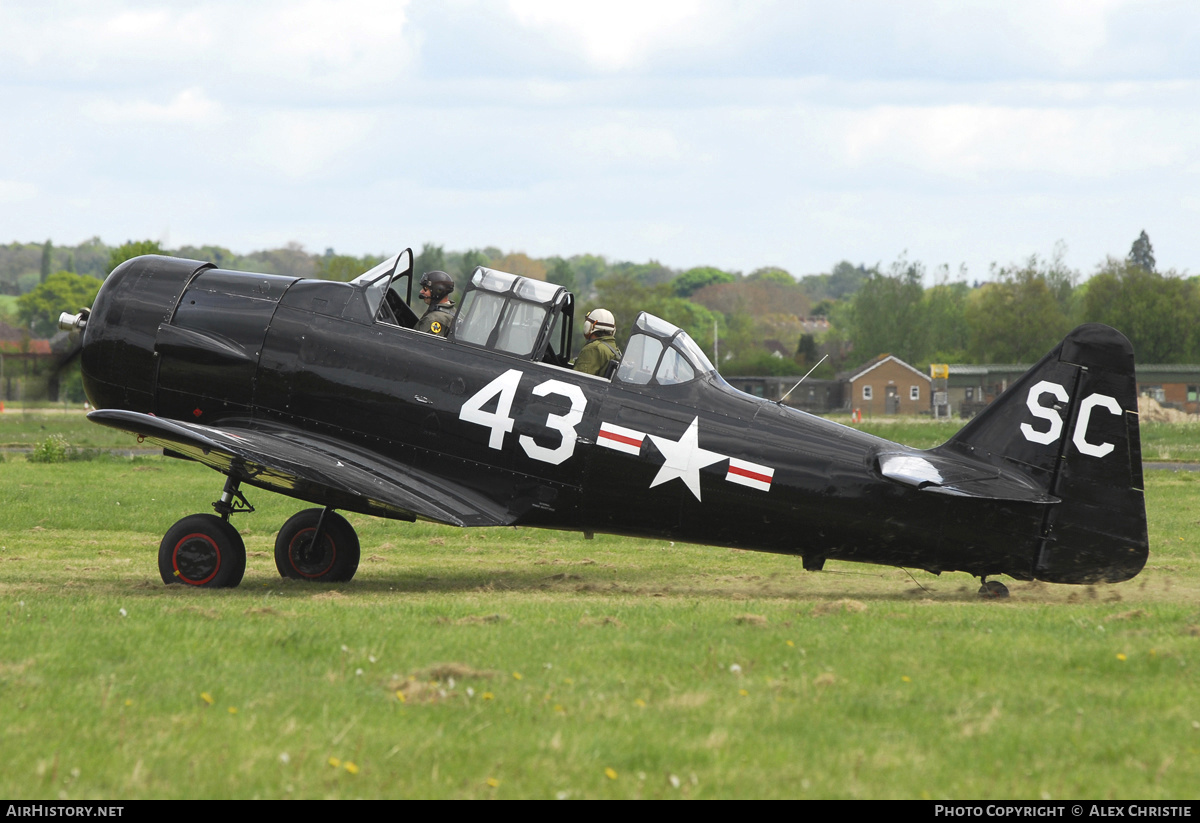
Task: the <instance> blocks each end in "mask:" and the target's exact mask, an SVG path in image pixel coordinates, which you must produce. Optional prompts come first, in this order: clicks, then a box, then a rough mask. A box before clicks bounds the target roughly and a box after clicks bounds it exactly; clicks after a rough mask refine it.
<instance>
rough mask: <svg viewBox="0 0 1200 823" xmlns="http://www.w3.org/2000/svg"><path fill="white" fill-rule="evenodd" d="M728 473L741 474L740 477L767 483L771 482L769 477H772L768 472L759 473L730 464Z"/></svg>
mask: <svg viewBox="0 0 1200 823" xmlns="http://www.w3.org/2000/svg"><path fill="white" fill-rule="evenodd" d="M729 473H730V474H737V475H741V476H742V477H748V478H750V479H751V480H757V481H759V482H760V483H768V484H769V483H770V482H771V477H772V475H769V474H759V473H758V472H756V471H751V470H750V469H742V468H739V467H737V466H730V467H729Z"/></svg>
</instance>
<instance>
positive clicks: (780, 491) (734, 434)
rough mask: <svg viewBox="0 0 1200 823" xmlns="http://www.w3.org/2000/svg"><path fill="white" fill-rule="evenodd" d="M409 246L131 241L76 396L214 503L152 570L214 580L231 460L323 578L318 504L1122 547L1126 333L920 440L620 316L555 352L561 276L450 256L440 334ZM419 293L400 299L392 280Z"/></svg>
mask: <svg viewBox="0 0 1200 823" xmlns="http://www.w3.org/2000/svg"><path fill="white" fill-rule="evenodd" d="M412 259H413V258H412V252H411V250H405V251H404V252H402V253H400V254H398V255H396V256H394V257H392V258H391V259H389V260H387V261H385V262H384V263H382V264H380V265H379V266H377V267H376V268H374V269H372V270H371V271H369V272H367V273H366V274H364V275H362V276H361V277H359V278H357V279H356V280H355V281H353V282H350V283H340V282H330V281H323V280H306V279H299V278H295V277H283V276H279V275H272V274H251V273H244V272H234V271H223V270H221V269H218V268H216V267H215V266H213V265H212V264H211V263H204V262H198V261H194V260H183V259H177V258H171V257H160V256H146V257H139V258H136V259H133V260H130V261H127V262H126V263H123V264H122V265H121V266H119V267H118V268H117V269H116V270H115V271H114V272H113V273H112V274H111V275H110V276H109V277H108V279H107V280H105V282H104V285H103V287H102V288H101V289H100V293H99V295H98V296H97V297H96V300H95V304H94V306H93V307H92V309H91V310H90V311H87V310H84V311H83V312H81V313H80V314H79V315H75V316H71V315H64V316H63V318H62V324H63V325H64V327H68V326H69V327H72V328H77V329H82V339H81V347H82V355H81V358H82V359H81V362H82V371H83V380H84V387H85V390H86V392H87V395H88V398H89V400H90V401H91V403H92V404H93V406H94V407H95V409H96V410H95V411H93V412H91V413H90V414H89V417H90V419H92V420H94V421H95V422H97V423H101V424H103V425H106V426H112V427H115V428H118V429H124V430H126V431H129V432H132V433H134V434H136V435H138V438H139V440H143V439H144V440H145V441H148V442H150V443H153V444H155V445H157V446H161V447H162V448H163V450H164V453H165V454H167V455H170V456H173V457H180V458H186V459H190V460H194V461H197V462H199V463H203V464H204V465H206V466H209V467H210V468H213V469H216V470H217V471H218V472H220V473H221V474H223V475H225V478H226V480H225V486H224V491H223V492H222V494H221V498H220V500H218V501H216V502H215V503H213V507H214V509H215V510H216V514H196V515H192V516H190V517H185V518H183V519H182V520H180V521H179V522H178V523H176V524H175V525H174V526H172V527H171V528H170V529H169V530H168V531H167V533H166V536H165V537H164V538H163V541H162V545H161V547H160V549H159V557H158V561H159V571H160V573H161V575H162V578H163V581H164V582H166V583H185V584H188V585H193V586H209V587H222V586H236V585H237V584H238V583H239V582H240V581H241V578H242V575H243V572H244V571H245V563H246V554H245V546H244V544H243V542H242V539H241V537H240V536H239V535H238V532H237V530H236V529H234V527H233V525H232V524H231V523H230V522H229V519H230V516H231V515H232V514H234V513H237V512H243V511H253V508H252V507H251V506H250V505H249V503H248V502H247V501H246V498H245V497H244V495H243V494H242V491H241V487H242V486H243V485H250V486H255V487H258V488H262V489H269V490H271V491H276V492H280V493H282V494H286V495H289V496H291V497H294V498H297V499H299V500H304V501H307V502H309V503H312V504H315V505H316V506H317V508H310V509H306V510H304V511H301V512H300V513H298V514H296V515H295V516H294V517H292V518H291V519H290V520H288V521H287V523H286V524H285V525H284V526H283V528H282V529H281V530H280V532H279V535H278V538H277V539H276V542H275V562H276V565H277V566H278V569H279V571H280V573H281V574H282V575H283V576H284V577H292V578H303V579H307V580H314V581H331V582H332V581H347V580H350V579H351V578H352V577H353V576H354V573H355V571H356V569H357V567H358V560H359V544H358V537H357V535H356V534H355V532H354V529H353V528H352V527H351V525H350V524H349V523H348V522H347V521H346V519H345V518H344V517H342V516H341V515H340V514H338V513H337V511H336V510H339V509H340V510H344V511H353V512H360V513H363V514H370V515H377V516H380V517H387V518H392V519H396V520H408V521H413V520H416V519H417V518H420V519H422V520H428V521H433V522H436V523H444V524H450V525H454V526H530V527H539V528H550V529H564V530H571V531H579V532H584V533H585V536H591V533H594V532H605V533H610V534H621V535H632V536H638V537H653V538H668V539H671V540H680V541H687V542H692V543H701V544H707V545H714V546H728V547H733V548H739V549H752V550H757V551H767V552H777V553H782V554H792V555H800V556H801V558H802V559H803V565H804V568H805V569H809V570H817V569H821V568H822V566H823V564H824V562H825V561H826V560H827V559H836V560H852V561H860V562H867V563H878V564H885V565H892V566H901V567H911V568H921V569H925V570H927V571H930V572H933V573H940V572H943V571H963V572H968V573H969V574H972V575H975V576H978V577H980V578H981V579H982V581H983V583H984V587H983V588H982V589H981V593H990V594H994V595H1002V594H1005V593H1006V589H1005V587H1004V586H1003V584H1001V583H999V582H998V581H994V580H992V581H989V580H987V578H988V577H990V576H995V575H1001V574H1003V575H1008V576H1010V577H1012V578H1015V579H1018V580H1034V579H1037V580H1044V581H1050V582H1055V583H1093V582H1100V581H1107V582H1116V581H1121V580H1127V579H1129V578H1131V577H1133V576H1134V575H1136V574H1137V573H1138V572H1139V571H1140V570H1141V569H1142V567H1143V565H1144V564H1145V561H1146V557H1147V553H1148V542H1147V536H1146V512H1145V502H1144V497H1143V486H1142V469H1141V449H1140V443H1139V438H1138V414H1137V398H1136V386H1135V383H1134V364H1133V351H1132V348H1131V347H1130V344H1129V341H1128V340H1126V339H1125V337H1124V336H1123V335H1121V334H1120V333H1119V332H1117V331H1115V330H1113V329H1111V328H1108V327H1107V326H1101V325H1097V324H1089V325H1085V326H1080V327H1079V328H1077V329H1075V330H1074V331H1072V332H1071V333H1070V334H1069V335H1067V337H1066V339H1064V340H1063V341H1062V343H1060V344H1059V345H1058V346H1057V347H1055V349H1054V350H1053V351H1051V352H1050V353H1049V354H1047V355H1046V356H1045V357H1044V358H1042V360H1041V361H1040V362H1039V363H1038V364H1037V365H1035V366H1034V367H1033V368H1032V369H1031V370H1030V371H1029V372H1028V373H1027V374H1025V375H1024V376H1023V377H1022V378H1020V379H1019V380H1017V381H1016V382H1015V383H1014V384H1013V385H1012V386H1011V387H1010V388H1009V389H1008V390H1007V391H1006V392H1005V393H1004V394H1003V395H1002V396H1001V397H1000V398H998V399H997V400H996V401H995V402H994V403H993V404H992V405H991V406H989V407H988V408H987V409H985V410H984V411H983V412H982V413H981V414H979V415H978V416H977V417H975V418H974V419H973V420H972V421H970V422H969V423H968V424H967V425H966V426H964V427H963V428H962V429H961V430H960V431H959V432H958V433H957V434H956V435H955V436H954V437H952V438H951V439H950V440H949V441H947V442H946V443H945V444H943V445H941V446H938V447H937V448H933V449H929V450H918V449H913V448H909V447H906V446H902V445H899V444H896V443H891V442H889V441H887V440H883V439H881V438H878V437H874V436H872V435H869V434H865V433H863V432H860V431H856V430H854V429H851V428H847V427H845V426H841V425H837V424H835V423H832V422H830V421H827V420H824V419H822V418H820V417H815V416H812V415H809V414H805V413H803V412H799V411H797V410H795V409H791V408H788V407H786V406H784V405H782V404H780V403H775V402H770V401H764V400H762V399H759V398H755V397H751V396H749V395H747V394H744V393H742V392H740V391H737V390H735V389H734V388H733V387H731V386H730V385H729V384H728V383H726V382H725V381H724V380H723V379H722V378H721V377H720V375H718V374H717V371H716V369H715V368H714V367H713V365H712V363H710V362H709V360H708V358H707V357H706V356H705V355H704V353H703V352H702V351H701V349H700V347H699V346H697V345H696V343H695V342H694V341H693V340H692V339H691V338H690V337H688V335H687V334H686V333H684V332H683V331H681V330H680V329H678V328H676V327H675V326H673V325H671V324H670V323H667V322H665V321H663V320H661V319H659V318H657V317H654V316H652V315H649V314H646V313H642V314H641V315H639V316H638V318H637V320H636V321H635V323H634V325H633V329H632V333H631V335H630V337H629V341H628V344H627V345H626V346H625V349H624V352H625V353H624V357H623V358H622V359H621V361H620V363H619V368H617V369H616V370H615V373H613V374H610V375H605V376H600V377H596V376H591V375H587V374H581V373H579V372H575V371H573V370H571V368H570V363H569V357H570V348H571V335H572V330H573V319H574V309H575V302H574V297H573V296H572V295H571V294H570V293H569V292H567V291H566V290H565V289H563V288H562V287H559V286H556V285H554V284H551V283H546V282H542V281H538V280H532V279H527V278H524V277H519V276H516V275H512V274H506V273H504V272H500V271H494V270H491V269H487V268H482V267H481V268H478V269H476V270H475V272H474V274H473V276H472V278H471V282H470V285H469V286H468V287H467V289H466V290H465V293H464V294H463V295H462V300H461V303H460V307H459V309H458V314H457V318H456V320H455V322H454V324H453V327H452V330H451V331H450V333H449V336H448V337H437V336H433V335H429V334H423V333H420V332H417V331H414V330H413V326H414V325H415V324H416V322H417V315H416V313H415V312H414V311H413V309H412V303H413V301H412V296H413V295H412V292H413V270H412ZM417 307H418V308H421V306H420V303H418V304H417Z"/></svg>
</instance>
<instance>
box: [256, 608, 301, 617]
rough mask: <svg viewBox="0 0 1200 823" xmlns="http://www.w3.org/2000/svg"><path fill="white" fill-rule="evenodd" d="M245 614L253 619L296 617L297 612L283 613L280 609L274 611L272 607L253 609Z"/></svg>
mask: <svg viewBox="0 0 1200 823" xmlns="http://www.w3.org/2000/svg"><path fill="white" fill-rule="evenodd" d="M243 614H246V615H250V616H253V617H295V616H296V613H295V612H281V611H279V610H278V609H272V608H271V607H270V606H257V607H255V608H253V609H246V611H244V612H243Z"/></svg>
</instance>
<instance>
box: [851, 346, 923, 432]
mask: <svg viewBox="0 0 1200 823" xmlns="http://www.w3.org/2000/svg"><path fill="white" fill-rule="evenodd" d="M840 377H841V379H842V382H843V383H844V384H846V387H847V388H846V394H845V398H844V399H845V403H846V406H847V407H849V408H851V409H860V410H861V411H862V414H863V416H864V417H873V416H880V415H886V414H928V413H929V412H930V409H931V407H932V402H933V400H932V397H931V396H930V395H931V393H932V392H931V389H932V385H933V384H932V381H931V380H930V379H929V376H928V375H926V374H923V373H922V372H920V371H918V370H917V369H915V368H913V367H912V366H910V365H908V364H907V363H905V362H904V361H903V360H901V359H900V358H898V357H896V356H894V355H891V354H881V355H879V356H878V357H876V358H875V359H874V360H871V361H870V362H868V363H865V364H863V365H862V366H859V367H858V368H857V369H855V370H853V371H848V372H843V374H842V375H840Z"/></svg>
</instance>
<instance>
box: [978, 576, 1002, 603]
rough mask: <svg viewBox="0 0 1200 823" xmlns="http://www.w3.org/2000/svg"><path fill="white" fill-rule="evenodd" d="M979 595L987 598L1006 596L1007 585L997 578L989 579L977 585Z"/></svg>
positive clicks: (993, 598)
mask: <svg viewBox="0 0 1200 823" xmlns="http://www.w3.org/2000/svg"><path fill="white" fill-rule="evenodd" d="M979 596H980V597H985V598H987V599H988V600H995V599H998V598H1002V597H1008V586H1005V585H1004V584H1003V583H1001V582H1000V581H999V580H989V581H987V582H986V583H984V584H983V585H982V586H980V587H979Z"/></svg>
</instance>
